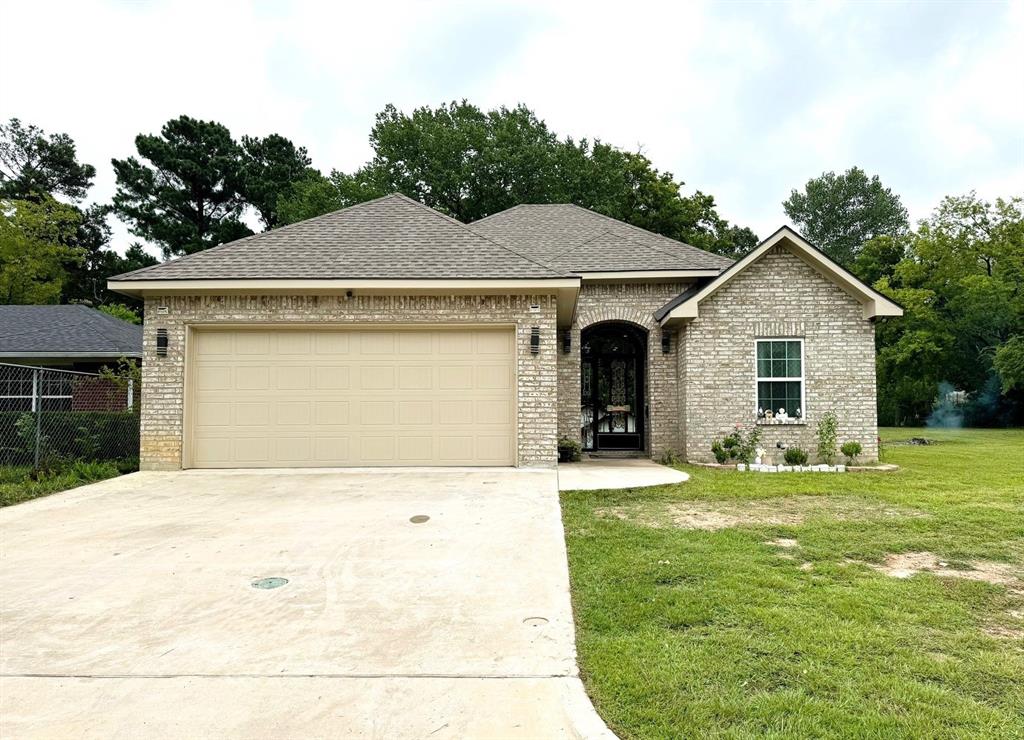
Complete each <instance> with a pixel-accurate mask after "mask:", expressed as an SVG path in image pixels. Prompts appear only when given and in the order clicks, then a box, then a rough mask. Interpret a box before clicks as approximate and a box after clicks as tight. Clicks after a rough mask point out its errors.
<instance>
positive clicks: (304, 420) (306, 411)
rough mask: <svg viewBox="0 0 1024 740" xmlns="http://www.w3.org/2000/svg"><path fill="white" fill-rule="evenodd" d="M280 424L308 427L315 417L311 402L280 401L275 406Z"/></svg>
mask: <svg viewBox="0 0 1024 740" xmlns="http://www.w3.org/2000/svg"><path fill="white" fill-rule="evenodd" d="M274 408H275V410H276V411H277V413H276V415H275V416H276V420H277V423H278V424H285V425H299V426H304V427H308V426H309V424H310V422H311V421H312V417H313V413H312V412H313V404H312V402H310V401H290V402H289V401H279V402H278V403H276V404H274Z"/></svg>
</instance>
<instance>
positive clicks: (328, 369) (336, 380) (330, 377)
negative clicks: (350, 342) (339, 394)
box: [316, 365, 351, 391]
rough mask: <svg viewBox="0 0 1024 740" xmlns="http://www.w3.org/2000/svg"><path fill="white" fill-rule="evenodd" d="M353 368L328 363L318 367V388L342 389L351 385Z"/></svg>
mask: <svg viewBox="0 0 1024 740" xmlns="http://www.w3.org/2000/svg"><path fill="white" fill-rule="evenodd" d="M350 373H351V369H350V368H349V367H348V366H347V365H326V366H322V367H317V368H316V388H317V390H322V391H341V390H347V389H348V388H349V387H350V382H349V377H350Z"/></svg>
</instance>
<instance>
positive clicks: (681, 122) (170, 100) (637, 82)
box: [0, 0, 1024, 249]
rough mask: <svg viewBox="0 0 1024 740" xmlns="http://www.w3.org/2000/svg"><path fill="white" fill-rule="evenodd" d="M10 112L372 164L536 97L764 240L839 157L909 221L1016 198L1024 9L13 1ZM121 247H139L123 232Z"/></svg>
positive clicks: (112, 147) (51, 124)
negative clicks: (426, 126) (376, 120)
mask: <svg viewBox="0 0 1024 740" xmlns="http://www.w3.org/2000/svg"><path fill="white" fill-rule="evenodd" d="M3 19H4V20H3V29H2V30H0V118H3V119H7V118H9V117H11V116H17V117H19V118H21V119H22V120H23V121H25V122H30V123H35V124H37V125H39V126H42V127H43V128H44V129H46V130H47V131H49V132H66V133H68V134H70V135H71V136H72V137H73V138H74V139H75V141H76V142H77V144H78V148H79V152H80V154H81V158H82V159H83V160H84V161H86V162H89V163H92V164H94V165H95V166H96V167H97V169H98V171H99V174H98V176H97V178H96V187H95V188H94V189H93V191H92V194H91V199H92V200H96V201H104V202H106V201H109V199H110V197H111V195H112V194H113V190H114V178H113V172H112V169H111V167H110V159H111V158H112V157H125V156H128V155H131V154H133V153H134V146H133V139H134V137H135V135H136V134H138V133H140V132H147V133H150V132H154V133H155V132H158V131H159V129H160V126H161V124H163V123H164V122H165V121H167V120H168V119H169V118H172V117H175V116H178V115H180V114H183V113H185V114H188V115H191V116H195V117H198V118H203V119H213V120H217V121H220V122H221V123H224V124H225V125H227V126H228V127H229V128H230V129H231V131H232V133H233V134H234V135H235V136H236V137H239V136H241V135H242V134H251V135H265V134H268V133H272V132H277V133H281V134H283V135H285V136H288V137H289V138H291V139H292V140H293V141H295V142H296V143H298V144H301V145H304V146H306V147H307V148H308V149H309V153H310V156H311V157H312V158H313V163H314V165H315V166H316V167H318V168H320V169H321V170H323V171H324V172H327V171H329V170H330V169H331V168H339V169H343V170H351V169H353V168H355V167H357V166H358V165H360V164H362V163H363V162H364V161H365V160H366V159H368V158H369V156H370V148H369V144H368V141H367V137H368V133H369V129H370V126H371V125H372V123H373V117H374V114H375V113H376V112H377V111H379V110H380V109H381V108H382V107H383V106H384V105H385V104H387V103H394V104H395V105H397V106H398V107H399V108H400V109H402V110H405V111H409V110H411V109H412V108H414V107H416V106H420V105H436V104H438V103H441V102H444V101H450V100H454V99H461V98H467V99H469V100H470V101H472V102H474V103H476V104H477V105H479V106H481V107H485V108H489V107H494V106H498V105H508V106H512V105H514V104H516V103H519V102H523V103H525V104H527V105H528V106H529V107H531V108H532V109H533V110H534V111H535V112H536V113H537V114H538V116H540V117H541V118H543V119H544V120H546V121H547V123H548V124H549V126H551V128H552V129H553V130H554V131H556V132H558V133H559V134H561V135H563V136H564V135H572V136H574V137H577V138H578V137H583V136H586V137H590V138H595V137H596V138H601V139H603V140H605V141H607V142H609V143H612V144H615V145H618V146H621V147H624V148H630V149H636V148H637V147H640V148H642V150H643V151H644V153H646V154H647V156H649V157H650V158H651V159H652V160H653V162H654V164H655V166H657V167H658V168H660V169H662V170H669V171H671V172H673V173H674V174H675V175H676V177H677V178H679V179H682V180H684V181H685V182H686V184H687V189H688V190H689V189H697V188H699V189H700V190H703V191H705V192H708V193H711V194H713V195H714V196H715V197H716V199H717V202H718V204H719V210H720V212H721V213H722V214H723V215H724V216H725V217H726V218H728V219H729V220H730V221H732V222H735V223H738V224H741V225H748V226H751V227H752V228H753V229H754V230H755V231H756V232H757V233H758V234H759V236H762V237H764V236H767V235H768V234H769V233H770V232H771V231H773V230H774V229H775V228H777V227H778V226H779V225H781V224H782V223H784V222H785V221H786V218H785V214H784V213H783V211H782V207H781V202H782V200H783V199H784V198H785V197H786V196H787V195H788V193H789V191H790V190H791V189H792V188H796V187H800V186H801V185H803V183H805V182H806V181H807V179H808V178H810V177H813V176H815V175H818V174H820V173H821V172H823V171H826V170H836V171H840V170H844V169H846V168H848V167H850V166H852V165H858V166H860V167H863V168H864V169H866V170H867V171H868V172H869V173H871V174H878V175H880V176H881V178H882V181H883V182H884V183H885V184H886V185H888V186H889V187H891V188H893V189H894V190H895V191H896V192H898V193H899V194H900V195H901V196H902V197H903V200H904V203H905V204H906V205H907V207H908V208H909V209H910V213H911V216H912V218H914V219H918V218H921V217H924V216H926V215H927V214H928V213H929V212H930V211H931V209H932V208H933V207H934V205H935V204H936V203H937V202H938V200H939V199H940V198H941V197H942V196H943V195H946V194H955V193H964V192H967V191H969V190H972V189H973V190H977V191H978V192H979V193H980V194H982V195H983V196H986V197H989V198H994V197H996V196H1000V195H1001V196H1010V195H1024V82H1022V80H1024V3H1021V2H978V1H975V2H964V3H959V2H912V3H897V2H863V1H861V2H814V3H792V4H767V3H753V2H731V3H698V2H694V3H683V2H669V3H664V4H656V3H645V2H638V1H636V0H630V2H623V1H622V0H620V1H619V2H615V3H608V4H604V3H600V2H594V1H593V0H590V1H587V2H579V3H557V2H554V0H546V1H545V2H515V3H500V2H495V3H487V2H481V1H480V0H476V1H475V2H439V1H434V2H421V3H408V4H406V3H403V2H398V1H397V0H388V1H387V2H370V3H366V2H360V3H344V2H324V3H312V2H311V3H293V4H287V3H284V2H251V3H250V2H233V1H229V0H204V1H203V2H197V3H191V2H170V1H154V2H134V3H129V2H86V1H84V0H77V1H76V2H69V3H67V4H66V5H63V6H61V5H60V4H58V3H44V2H10V3H6V4H5V5H4V8H3ZM116 238H117V242H118V244H117V246H118V247H119V248H120V249H123V247H124V246H126V240H127V239H128V236H127V234H126V232H125V230H124V228H123V227H121V228H119V229H118V230H117V237H116Z"/></svg>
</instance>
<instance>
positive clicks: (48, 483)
mask: <svg viewBox="0 0 1024 740" xmlns="http://www.w3.org/2000/svg"><path fill="white" fill-rule="evenodd" d="M132 469H133V463H132V462H131V461H126V462H123V463H122V462H120V461H118V462H76V463H69V464H68V465H66V466H62V467H61V468H60V469H59V470H57V471H53V472H43V473H39V474H37V475H33V474H32V468H31V467H28V466H24V465H0V507H4V506H11V505H12V504H20V503H21V502H22V501H30V500H31V499H34V498H39V497H40V496H47V495H49V494H51V493H58V492H60V491H66V490H68V489H69V488H76V487H78V486H82V485H85V484H86V483H95V482H96V481H101V480H104V479H106V478H113V477H114V476H115V475H120V474H121V473H124V472H128V471H129V470H132Z"/></svg>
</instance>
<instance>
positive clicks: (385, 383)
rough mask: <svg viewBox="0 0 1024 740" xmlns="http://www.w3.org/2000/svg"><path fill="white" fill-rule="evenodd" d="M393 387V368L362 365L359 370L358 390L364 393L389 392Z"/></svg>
mask: <svg viewBox="0 0 1024 740" xmlns="http://www.w3.org/2000/svg"><path fill="white" fill-rule="evenodd" d="M394 387H395V368H394V367H390V366H388V365H363V366H361V367H360V368H359V388H360V389H361V390H364V391H390V390H392V389H393V388H394Z"/></svg>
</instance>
